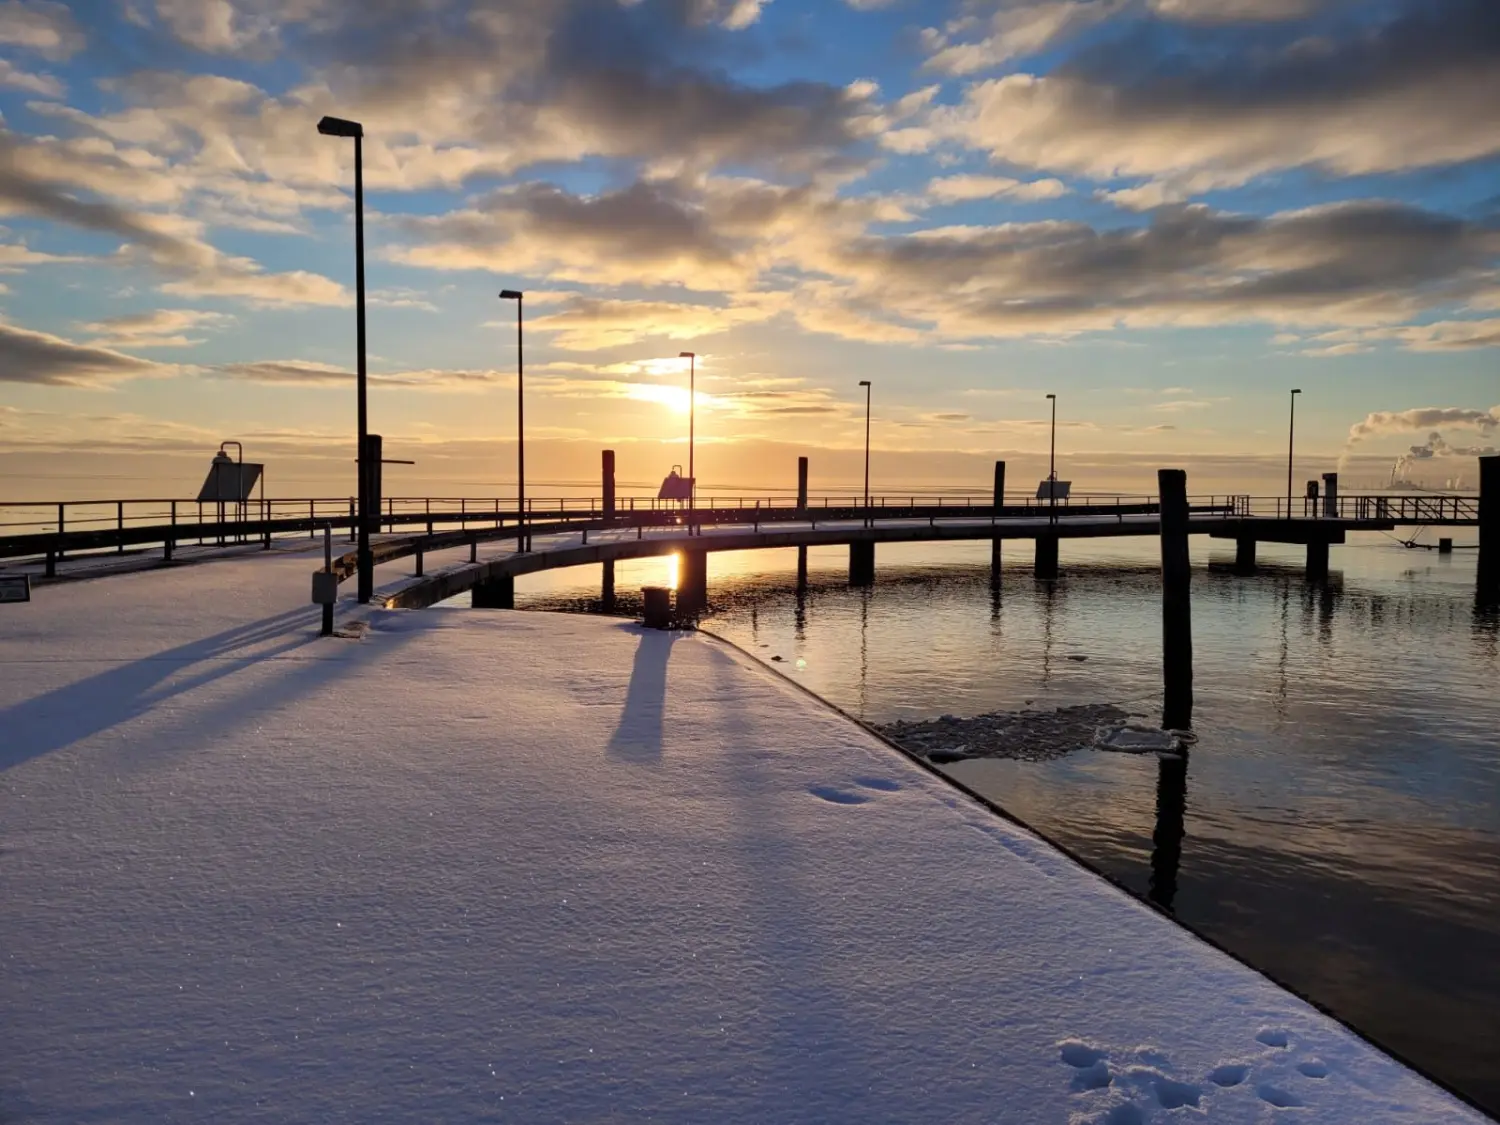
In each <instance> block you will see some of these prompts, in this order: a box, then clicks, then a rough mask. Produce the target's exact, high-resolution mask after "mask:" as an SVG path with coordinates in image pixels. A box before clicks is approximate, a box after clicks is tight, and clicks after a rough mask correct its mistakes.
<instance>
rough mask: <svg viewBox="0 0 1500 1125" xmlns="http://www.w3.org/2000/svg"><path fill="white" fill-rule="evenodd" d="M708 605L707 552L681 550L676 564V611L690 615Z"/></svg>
mask: <svg viewBox="0 0 1500 1125" xmlns="http://www.w3.org/2000/svg"><path fill="white" fill-rule="evenodd" d="M707 606H708V552H707V551H683V552H682V553H681V554H680V555H679V556H678V564H677V612H678V613H679V614H681V615H683V616H686V617H691V616H693V615H694V614H696V613H699V612H700V611H702V610H703V609H705V608H706V607H707Z"/></svg>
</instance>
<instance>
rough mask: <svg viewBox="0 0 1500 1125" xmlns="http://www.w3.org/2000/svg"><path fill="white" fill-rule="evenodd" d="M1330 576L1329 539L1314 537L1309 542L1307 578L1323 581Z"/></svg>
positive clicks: (1310, 580)
mask: <svg viewBox="0 0 1500 1125" xmlns="http://www.w3.org/2000/svg"><path fill="white" fill-rule="evenodd" d="M1327 578H1328V540H1326V539H1314V540H1312V541H1310V542H1309V543H1308V544H1307V580H1308V581H1309V582H1323V581H1326V580H1327Z"/></svg>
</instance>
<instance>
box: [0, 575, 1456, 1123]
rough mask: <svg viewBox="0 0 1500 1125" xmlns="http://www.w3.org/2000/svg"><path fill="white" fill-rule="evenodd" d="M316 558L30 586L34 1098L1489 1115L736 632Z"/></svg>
mask: <svg viewBox="0 0 1500 1125" xmlns="http://www.w3.org/2000/svg"><path fill="white" fill-rule="evenodd" d="M311 565H312V557H311V556H308V557H300V558H299V557H296V556H290V557H288V556H283V555H280V554H277V555H275V556H272V557H264V556H262V557H257V558H248V559H241V560H231V561H224V562H215V563H208V564H205V565H200V566H194V567H186V568H179V569H174V570H159V571H153V572H148V573H140V574H130V575H122V576H119V577H113V578H109V579H104V580H100V581H95V582H86V583H74V584H67V585H60V586H51V587H46V588H42V589H39V590H38V591H37V592H36V594H35V600H34V601H33V602H32V603H31V604H30V605H26V606H0V664H3V670H0V770H3V773H0V902H3V903H4V907H3V910H4V913H3V916H0V917H3V921H0V950H3V959H0V1006H3V1011H4V1019H3V1021H0V1121H7V1122H11V1121H36V1122H69V1123H76V1122H112V1123H113V1122H125V1123H135V1122H142V1123H144V1122H165V1121H211V1122H217V1123H226V1122H239V1121H273V1122H290V1121H298V1122H359V1123H375V1122H387V1121H390V1122H396V1121H401V1122H406V1121H412V1122H417V1121H420V1122H440V1121H447V1122H472V1121H515V1122H527V1123H547V1122H564V1121H566V1122H606V1121H608V1122H616V1121H618V1122H623V1121H637V1120H654V1121H670V1122H712V1123H715V1125H723V1123H735V1122H743V1123H747V1125H749V1123H754V1125H769V1123H776V1122H858V1123H865V1122H884V1121H889V1122H945V1123H946V1122H1013V1123H1015V1125H1045V1123H1050V1122H1058V1123H1068V1122H1074V1121H1088V1122H1094V1121H1098V1122H1107V1123H1108V1125H1132V1123H1142V1122H1174V1121H1184V1122H1187V1121H1192V1122H1198V1121H1204V1120H1208V1121H1213V1122H1225V1123H1228V1122H1245V1123H1249V1122H1267V1121H1281V1120H1286V1121H1293V1120H1306V1121H1310V1122H1311V1121H1316V1122H1351V1123H1353V1122H1358V1123H1360V1125H1373V1123H1377V1122H1410V1123H1413V1125H1416V1123H1421V1125H1435V1123H1446V1122H1461V1121H1467V1122H1478V1121H1482V1120H1483V1118H1482V1117H1481V1116H1480V1115H1478V1114H1476V1113H1474V1112H1472V1111H1470V1110H1467V1109H1465V1108H1463V1107H1462V1106H1460V1105H1459V1104H1457V1103H1456V1102H1455V1101H1454V1100H1453V1099H1451V1098H1449V1097H1448V1096H1447V1095H1445V1094H1443V1093H1442V1092H1440V1091H1438V1090H1437V1089H1435V1088H1434V1087H1432V1086H1431V1085H1429V1084H1428V1083H1426V1082H1425V1081H1423V1080H1422V1079H1420V1078H1418V1077H1416V1076H1415V1075H1413V1074H1411V1073H1410V1072H1408V1071H1406V1070H1404V1069H1403V1068H1401V1067H1400V1066H1398V1065H1396V1064H1395V1063H1393V1062H1391V1061H1390V1060H1388V1059H1387V1058H1385V1057H1383V1056H1382V1055H1380V1054H1379V1053H1378V1052H1376V1051H1374V1050H1372V1049H1370V1048H1369V1047H1367V1046H1365V1045H1364V1044H1362V1043H1361V1042H1360V1041H1358V1040H1357V1039H1355V1038H1354V1037H1353V1036H1351V1035H1350V1034H1349V1033H1347V1032H1346V1031H1344V1030H1342V1029H1341V1028H1340V1027H1339V1026H1338V1025H1336V1024H1334V1023H1333V1022H1332V1021H1330V1020H1328V1019H1326V1018H1324V1017H1322V1016H1320V1015H1319V1014H1317V1013H1316V1012H1314V1011H1313V1010H1312V1009H1310V1008H1309V1007H1308V1006H1306V1005H1305V1004H1303V1003H1301V1002H1299V1001H1297V1000H1295V999H1293V998H1292V997H1290V996H1288V995H1287V994H1285V993H1284V992H1282V991H1281V990H1279V989H1278V988H1276V987H1275V986H1273V985H1271V984H1270V983H1268V982H1266V981H1265V980H1263V979H1262V978H1260V977H1258V976H1257V975H1256V974H1254V973H1252V972H1250V971H1249V970H1247V969H1245V968H1243V967H1241V966H1239V965H1238V964H1236V963H1234V962H1233V961H1231V960H1229V959H1228V958H1227V957H1224V956H1222V955H1220V954H1218V953H1217V952H1215V951H1213V950H1211V949H1209V948H1207V947H1205V946H1204V945H1202V944H1201V943H1199V942H1197V941H1196V940H1195V939H1193V938H1192V937H1190V936H1189V935H1187V934H1186V933H1184V932H1182V931H1180V930H1178V929H1177V928H1176V927H1174V926H1173V925H1172V924H1171V923H1170V922H1168V921H1166V920H1164V919H1162V918H1160V917H1158V916H1156V915H1154V914H1153V913H1151V912H1150V911H1149V910H1147V909H1146V908H1145V907H1143V906H1141V905H1139V904H1138V903H1136V902H1134V901H1133V900H1131V899H1129V898H1128V897H1127V896H1125V895H1123V894H1121V893H1119V892H1117V891H1116V890H1114V889H1113V888H1111V887H1109V886H1108V885H1106V884H1105V883H1103V882H1102V881H1100V880H1098V879H1096V878H1095V877H1093V876H1092V875H1090V874H1088V873H1086V872H1084V871H1082V870H1080V869H1079V868H1077V867H1076V866H1074V865H1073V864H1072V863H1071V862H1070V861H1068V860H1067V859H1066V858H1064V857H1062V856H1060V855H1059V854H1057V853H1056V852H1054V851H1053V850H1052V849H1051V848H1050V847H1048V846H1047V845H1045V844H1043V843H1041V842H1039V841H1038V840H1036V839H1035V838H1034V837H1032V836H1030V835H1028V834H1027V833H1026V832H1024V831H1021V830H1019V829H1017V828H1014V827H1012V826H1010V825H1008V824H1006V823H1004V822H1002V821H1000V820H998V819H997V818H996V817H994V816H993V815H991V814H990V813H988V812H987V811H986V810H984V809H982V808H980V807H978V806H976V805H975V804H973V803H971V802H970V801H969V800H967V799H966V798H964V797H963V796H961V795H959V794H958V793H956V792H954V791H953V790H951V789H950V788H948V787H947V786H946V785H944V784H943V783H942V782H940V781H938V780H937V779H934V778H932V777H930V776H928V775H927V774H925V773H923V772H922V771H920V770H919V769H917V768H916V767H915V766H913V765H912V764H910V763H909V762H908V761H906V760H905V759H904V758H902V757H901V756H900V755H898V754H897V753H895V752H894V751H892V750H890V749H888V748H887V747H886V746H884V745H883V744H881V743H879V742H877V741H876V740H875V739H873V738H872V737H870V736H868V735H867V734H865V733H864V732H863V731H861V730H860V729H858V728H856V727H854V726H853V725H851V724H850V723H848V722H847V721H845V720H843V719H841V718H840V717H838V716H837V715H835V714H834V713H832V712H831V711H829V710H827V709H825V708H823V707H821V706H820V705H818V704H817V703H816V702H815V701H813V700H810V699H808V698H807V697H805V696H803V695H801V694H800V693H798V692H797V691H796V690H795V689H793V688H791V687H790V686H788V685H787V684H785V683H783V682H782V681H781V680H780V679H778V678H777V677H776V676H775V675H774V674H773V673H771V672H770V671H769V670H767V669H764V668H762V667H761V666H759V665H758V664H756V663H755V662H753V661H752V660H750V659H749V658H747V657H745V656H743V655H742V654H740V653H738V652H737V651H735V650H732V649H730V648H727V647H725V646H723V645H721V644H719V643H717V642H715V641H712V640H710V639H707V638H704V637H699V636H690V635H675V636H674V635H668V634H656V633H645V632H642V631H640V630H638V629H636V628H635V627H633V626H629V625H625V624H621V623H617V622H611V621H606V620H597V619H587V618H579V617H560V616H551V615H542V614H526V613H505V612H494V613H484V612H471V613H464V612H451V611H446V610H441V609H439V610H429V611H418V612H409V613H400V612H391V613H375V614H373V615H371V617H370V618H369V624H370V628H369V630H368V632H367V633H365V635H364V636H363V637H362V638H360V639H351V638H330V639H322V638H319V637H318V636H317V635H316V634H317V620H316V619H317V613H316V610H315V609H313V608H312V607H310V606H308V605H306V601H307V595H308V584H309V583H308V574H309V572H310V570H311ZM1289 1107H1302V1108H1298V1109H1293V1108H1289Z"/></svg>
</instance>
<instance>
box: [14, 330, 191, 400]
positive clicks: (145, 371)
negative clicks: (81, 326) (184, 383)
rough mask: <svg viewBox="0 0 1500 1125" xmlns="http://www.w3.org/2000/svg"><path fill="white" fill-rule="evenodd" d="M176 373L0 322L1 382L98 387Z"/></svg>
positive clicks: (122, 355) (157, 364) (147, 362)
mask: <svg viewBox="0 0 1500 1125" xmlns="http://www.w3.org/2000/svg"><path fill="white" fill-rule="evenodd" d="M178 373H179V369H178V368H176V367H173V366H170V365H168V364H162V363H155V362H153V361H151V360H147V359H137V358H136V357H135V356H129V355H124V354H122V353H120V352H117V351H112V350H111V349H109V348H104V347H98V346H95V345H93V344H75V343H72V342H71V341H68V340H64V339H63V338H62V337H60V336H53V335H51V334H50V333H47V332H33V331H31V330H30V329H26V328H17V327H16V326H14V325H10V324H4V323H0V381H4V382H8V383H29V384H33V385H40V386H54V387H98V386H102V385H104V384H106V383H110V382H114V381H116V380H120V379H140V378H169V377H171V376H173V375H176V374H178Z"/></svg>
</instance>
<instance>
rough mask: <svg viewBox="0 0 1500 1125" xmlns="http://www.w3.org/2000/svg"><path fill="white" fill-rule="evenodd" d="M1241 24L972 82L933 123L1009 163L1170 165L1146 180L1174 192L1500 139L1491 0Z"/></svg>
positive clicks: (1497, 23)
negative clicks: (1251, 28)
mask: <svg viewBox="0 0 1500 1125" xmlns="http://www.w3.org/2000/svg"><path fill="white" fill-rule="evenodd" d="M1198 7H1202V5H1200V6H1198ZM1216 36H1217V37H1216ZM1239 36H1240V33H1239V32H1238V31H1236V30H1234V29H1224V30H1223V31H1222V32H1216V31H1202V32H1200V33H1199V34H1198V38H1197V39H1195V40H1192V41H1190V42H1191V43H1192V46H1191V48H1190V49H1186V50H1182V51H1180V52H1179V53H1177V54H1176V55H1174V56H1173V57H1172V58H1171V59H1170V60H1162V61H1161V62H1160V64H1159V65H1150V59H1151V53H1152V52H1153V51H1155V50H1158V48H1155V47H1153V46H1152V45H1151V42H1150V41H1149V40H1147V39H1142V38H1137V39H1131V38H1129V37H1128V36H1127V37H1126V38H1124V39H1121V40H1120V41H1118V42H1115V43H1113V44H1111V46H1110V48H1109V49H1107V50H1106V49H1100V50H1097V51H1093V52H1088V53H1085V54H1083V55H1081V56H1079V57H1078V58H1075V59H1074V60H1073V61H1072V62H1070V63H1069V64H1068V65H1065V66H1063V67H1060V68H1058V69H1057V70H1055V71H1054V72H1052V73H1050V74H1048V75H1046V76H1040V77H1039V76H1036V75H1032V74H1012V75H1008V76H1005V77H1003V78H998V79H992V80H988V81H983V82H978V83H975V84H973V85H971V86H970V87H969V88H968V89H967V90H966V91H965V95H964V99H963V101H962V103H961V104H960V105H958V106H956V107H938V108H936V109H934V110H933V112H932V115H931V117H930V118H929V120H928V122H927V127H928V129H929V130H930V131H931V133H932V135H933V136H934V137H944V136H946V137H949V138H952V139H956V140H958V141H960V142H961V143H963V144H966V145H968V146H970V147H973V148H977V149H981V150H983V151H986V152H989V153H990V154H991V155H992V156H993V157H994V158H995V159H998V160H1005V161H1008V162H1010V163H1012V164H1018V165H1023V166H1026V167H1033V168H1043V169H1048V170H1052V171H1065V172H1069V173H1072V174H1075V175H1082V176H1088V177H1091V178H1093V179H1096V180H1100V181H1109V180H1115V179H1119V178H1132V179H1133V178H1145V179H1147V180H1151V181H1165V182H1166V186H1165V187H1156V188H1152V189H1151V190H1153V191H1156V192H1158V193H1162V192H1166V193H1168V195H1169V196H1171V195H1175V196H1180V195H1181V194H1182V193H1183V192H1185V191H1187V190H1193V191H1202V190H1207V189H1209V188H1211V187H1216V186H1217V187H1223V186H1233V185H1237V184H1242V183H1245V182H1247V181H1248V180H1250V179H1253V178H1254V177H1256V176H1259V175H1263V174H1265V173H1267V172H1271V171H1275V170H1279V169H1285V168H1296V167H1313V168H1317V169H1320V170H1323V171H1326V172H1331V173H1334V174H1337V175H1361V174H1370V173H1378V172H1390V171H1400V170H1404V169H1409V168H1419V167H1427V166H1432V165H1442V164H1452V163H1458V162H1462V161H1468V160H1474V159H1478V158H1481V157H1485V156H1488V155H1493V154H1495V153H1497V152H1500V66H1497V65H1496V60H1497V58H1500V7H1497V6H1496V5H1495V4H1493V3H1492V2H1491V0H1435V2H1431V3H1423V4H1412V5H1410V6H1409V7H1408V8H1407V9H1406V10H1404V11H1402V10H1399V9H1398V12H1397V14H1396V15H1395V16H1392V17H1387V18H1386V20H1385V22H1382V23H1377V24H1375V25H1374V26H1370V24H1369V23H1368V21H1367V20H1366V21H1364V22H1356V23H1353V24H1351V27H1350V29H1347V30H1345V31H1343V32H1342V34H1340V33H1337V29H1335V32H1332V33H1330V34H1327V35H1324V36H1322V37H1315V36H1314V37H1309V36H1305V35H1304V36H1298V37H1296V38H1291V39H1289V40H1287V41H1286V42H1285V43H1284V44H1283V45H1281V46H1279V47H1274V48H1269V49H1268V48H1267V47H1265V46H1264V45H1259V44H1258V45H1257V46H1256V49H1254V50H1248V49H1246V48H1245V47H1244V46H1242V43H1243V39H1242V37H1239ZM1456 107H1464V108H1463V110H1462V111H1458V110H1457V109H1456ZM1179 183H1181V184H1183V185H1186V186H1185V187H1180V188H1178V189H1177V190H1176V191H1173V190H1172V189H1173V188H1174V185H1179ZM1120 198H1121V201H1122V202H1123V201H1125V200H1126V199H1127V198H1128V197H1124V196H1122V197H1120Z"/></svg>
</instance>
